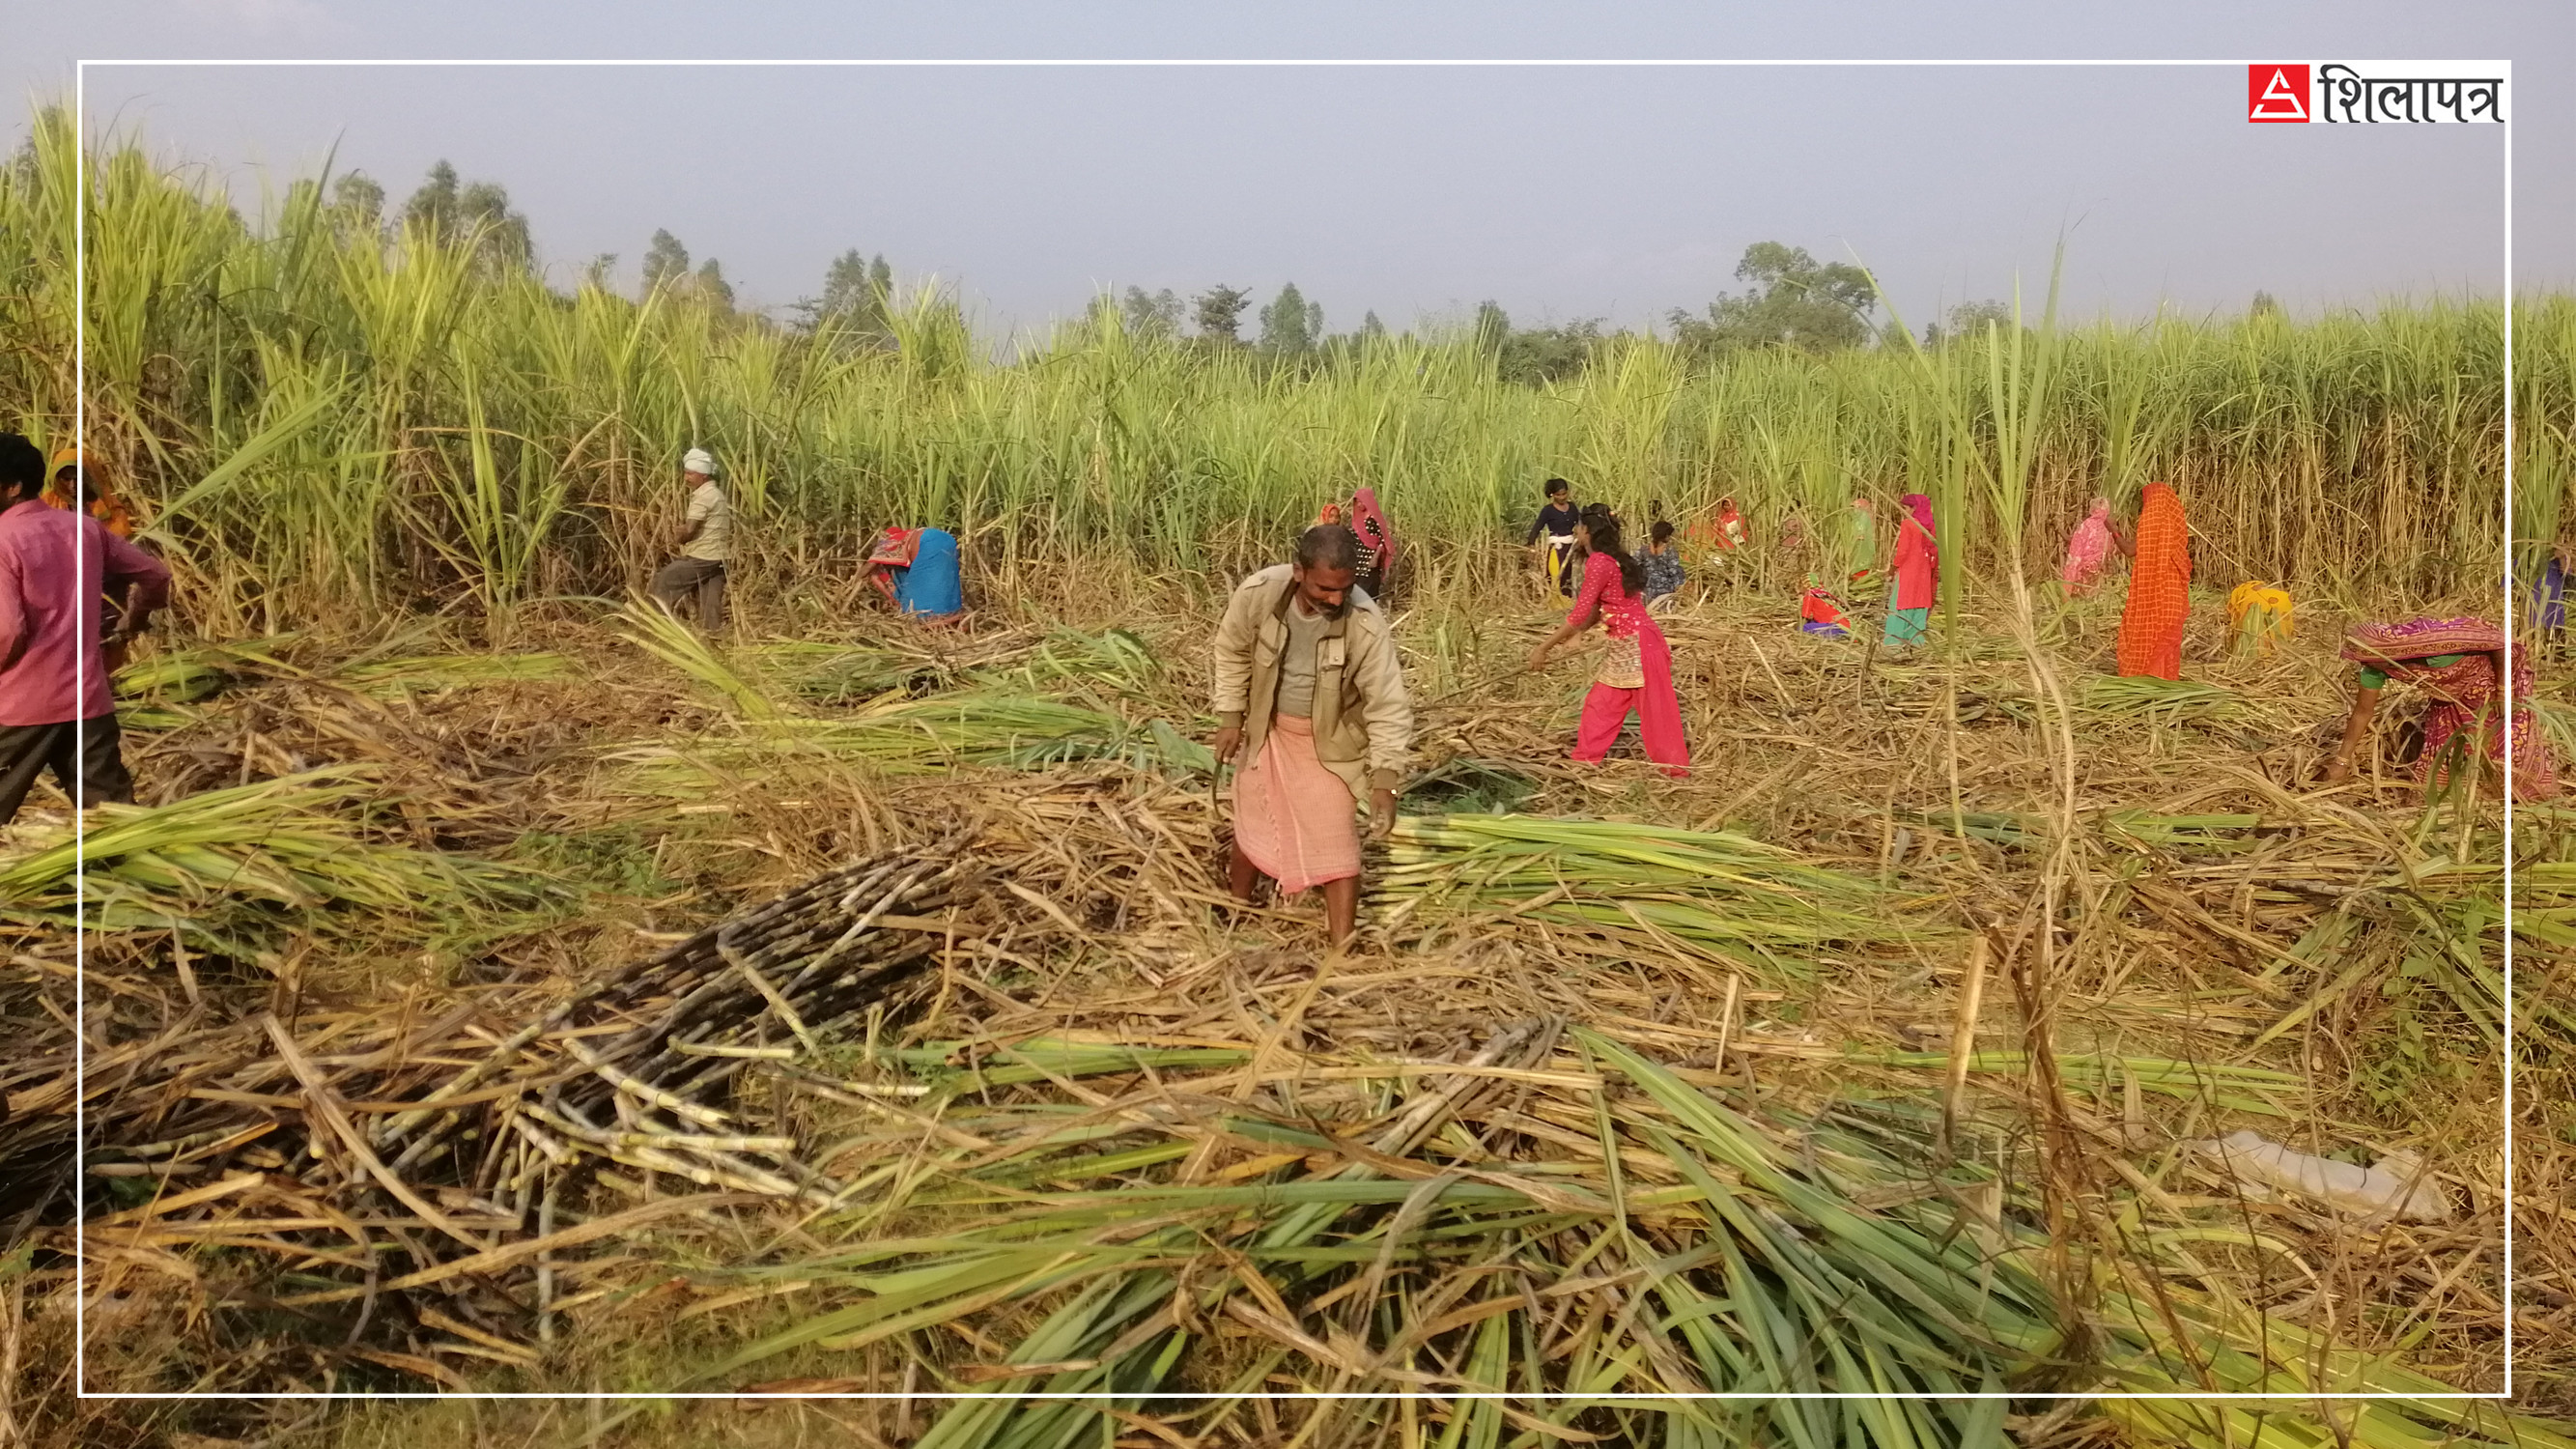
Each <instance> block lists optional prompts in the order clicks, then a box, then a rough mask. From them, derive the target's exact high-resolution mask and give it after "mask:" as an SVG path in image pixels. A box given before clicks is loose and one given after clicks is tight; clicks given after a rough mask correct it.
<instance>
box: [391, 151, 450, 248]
mask: <svg viewBox="0 0 2576 1449" xmlns="http://www.w3.org/2000/svg"><path fill="white" fill-rule="evenodd" d="M458 185H459V183H458V181H457V179H456V168H455V167H453V166H450V165H448V164H447V163H446V162H445V161H441V162H439V163H438V164H437V165H435V166H432V167H430V168H429V179H428V180H426V181H423V182H422V183H421V184H420V189H419V190H418V191H415V192H413V193H412V194H411V200H409V201H406V202H404V203H403V217H402V219H403V225H405V226H418V227H426V228H428V229H429V230H431V231H434V232H437V233H440V234H441V235H453V234H454V233H455V231H456V193H457V189H458Z"/></svg>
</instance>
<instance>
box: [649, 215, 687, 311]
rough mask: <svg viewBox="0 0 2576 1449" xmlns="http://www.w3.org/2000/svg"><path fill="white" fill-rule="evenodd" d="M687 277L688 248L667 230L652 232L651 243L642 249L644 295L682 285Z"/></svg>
mask: <svg viewBox="0 0 2576 1449" xmlns="http://www.w3.org/2000/svg"><path fill="white" fill-rule="evenodd" d="M688 277H689V249H688V248H687V247H684V246H682V245H680V239H679V238H678V237H675V236H673V235H671V234H670V233H669V232H667V231H657V232H655V233H653V243H652V245H650V246H648V247H646V248H645V249H644V295H646V296H648V297H649V296H651V295H653V294H654V293H655V292H658V291H660V290H662V289H663V288H665V287H676V286H680V285H683V284H685V283H686V282H687V281H688Z"/></svg>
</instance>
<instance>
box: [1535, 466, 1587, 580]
mask: <svg viewBox="0 0 2576 1449" xmlns="http://www.w3.org/2000/svg"><path fill="white" fill-rule="evenodd" d="M1581 518H1582V515H1581V514H1578V513H1576V512H1575V511H1574V485H1573V484H1571V483H1568V482H1566V481H1565V480H1564V479H1562V478H1550V479H1548V480H1547V506H1546V507H1544V508H1541V509H1540V510H1539V511H1538V521H1537V522H1535V523H1532V524H1531V525H1530V529H1529V537H1527V538H1525V539H1522V540H1521V542H1522V543H1523V544H1524V545H1526V546H1528V547H1530V548H1531V549H1533V550H1535V551H1536V552H1537V554H1538V564H1539V571H1540V572H1541V573H1542V574H1545V575H1546V576H1547V579H1548V581H1549V582H1550V583H1552V584H1554V585H1555V586H1556V592H1557V594H1558V595H1559V596H1560V597H1562V598H1567V599H1571V598H1573V597H1574V572H1575V571H1574V525H1575V524H1576V523H1577V522H1579V521H1580V520H1581ZM1542 539H1544V540H1545V541H1546V542H1545V543H1544V544H1543V545H1542V544H1541V542H1540V540H1542Z"/></svg>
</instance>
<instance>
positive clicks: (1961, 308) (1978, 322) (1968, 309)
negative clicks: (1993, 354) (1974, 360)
mask: <svg viewBox="0 0 2576 1449" xmlns="http://www.w3.org/2000/svg"><path fill="white" fill-rule="evenodd" d="M1990 325H1991V326H1994V327H2000V328H2004V329H2006V330H2009V329H2011V328H2012V327H2014V326H2015V325H2016V324H2015V323H2014V321H2013V312H2012V308H2011V306H2010V305H2008V304H2006V303H2003V302H1997V301H1992V300H1988V301H1984V302H1962V303H1960V304H1959V305H1958V306H1956V307H1953V308H1951V309H1950V335H1951V336H1952V337H1955V338H1964V339H1968V340H1971V341H1973V340H1974V339H1976V338H1979V337H1982V336H1984V335H1985V332H1986V328H1987V327H1988V326H1990Z"/></svg>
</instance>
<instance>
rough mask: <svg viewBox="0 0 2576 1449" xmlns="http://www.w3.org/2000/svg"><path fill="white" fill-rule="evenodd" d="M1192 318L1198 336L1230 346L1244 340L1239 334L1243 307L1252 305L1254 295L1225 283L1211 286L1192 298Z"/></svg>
mask: <svg viewBox="0 0 2576 1449" xmlns="http://www.w3.org/2000/svg"><path fill="white" fill-rule="evenodd" d="M1191 302H1192V304H1193V311H1192V316H1191V319H1190V320H1191V321H1192V323H1193V324H1194V325H1196V326H1197V328H1198V330H1199V337H1200V338H1201V339H1202V340H1204V341H1208V342H1214V343H1219V344H1223V345H1227V346H1231V345H1233V344H1235V343H1239V342H1241V341H1242V340H1243V339H1242V338H1241V337H1240V336H1238V335H1237V333H1238V330H1239V329H1240V328H1241V327H1242V325H1243V309H1244V308H1246V307H1249V306H1251V305H1252V294H1251V293H1250V292H1246V291H1244V290H1242V289H1241V288H1239V287H1229V286H1226V285H1224V284H1223V283H1219V284H1218V285H1216V286H1213V287H1210V288H1208V289H1207V290H1206V291H1204V292H1201V293H1199V294H1198V296H1196V297H1194V298H1192V299H1191Z"/></svg>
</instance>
